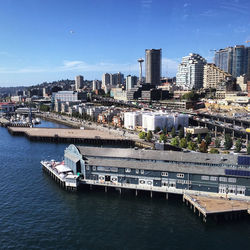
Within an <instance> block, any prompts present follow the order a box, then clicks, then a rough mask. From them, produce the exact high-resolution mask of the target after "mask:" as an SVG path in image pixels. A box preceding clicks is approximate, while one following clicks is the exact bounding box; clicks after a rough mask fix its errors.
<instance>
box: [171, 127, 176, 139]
mask: <svg viewBox="0 0 250 250" xmlns="http://www.w3.org/2000/svg"><path fill="white" fill-rule="evenodd" d="M171 136H172V138H174V137H175V136H176V131H175V128H174V127H173V128H172V130H171Z"/></svg>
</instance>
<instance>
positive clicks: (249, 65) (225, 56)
mask: <svg viewBox="0 0 250 250" xmlns="http://www.w3.org/2000/svg"><path fill="white" fill-rule="evenodd" d="M249 53H250V47H245V46H243V45H236V46H234V47H228V48H225V49H220V50H218V51H216V52H215V56H214V62H215V64H216V66H217V67H219V68H220V69H222V70H224V71H225V72H228V73H229V74H231V75H232V76H233V77H235V78H236V77H239V76H241V75H244V74H246V75H247V77H248V78H249V77H250V55H249Z"/></svg>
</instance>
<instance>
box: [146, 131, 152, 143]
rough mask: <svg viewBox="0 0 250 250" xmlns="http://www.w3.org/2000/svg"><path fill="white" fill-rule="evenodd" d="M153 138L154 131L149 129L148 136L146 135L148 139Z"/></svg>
mask: <svg viewBox="0 0 250 250" xmlns="http://www.w3.org/2000/svg"><path fill="white" fill-rule="evenodd" d="M152 138H153V133H152V131H148V133H147V136H146V139H147V141H151V140H152Z"/></svg>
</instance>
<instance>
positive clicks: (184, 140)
mask: <svg viewBox="0 0 250 250" xmlns="http://www.w3.org/2000/svg"><path fill="white" fill-rule="evenodd" d="M180 147H181V148H186V147H187V140H186V138H181V140H180Z"/></svg>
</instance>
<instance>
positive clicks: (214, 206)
mask: <svg viewBox="0 0 250 250" xmlns="http://www.w3.org/2000/svg"><path fill="white" fill-rule="evenodd" d="M183 202H185V203H186V205H187V206H190V208H191V209H193V211H194V213H196V212H198V215H199V216H201V215H202V216H203V221H204V222H206V220H207V218H208V217H213V218H214V219H217V217H218V216H220V215H223V216H224V218H225V219H233V218H240V217H241V215H244V214H250V210H249V207H248V201H242V200H232V199H227V198H225V197H210V196H197V195H188V194H183Z"/></svg>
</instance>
